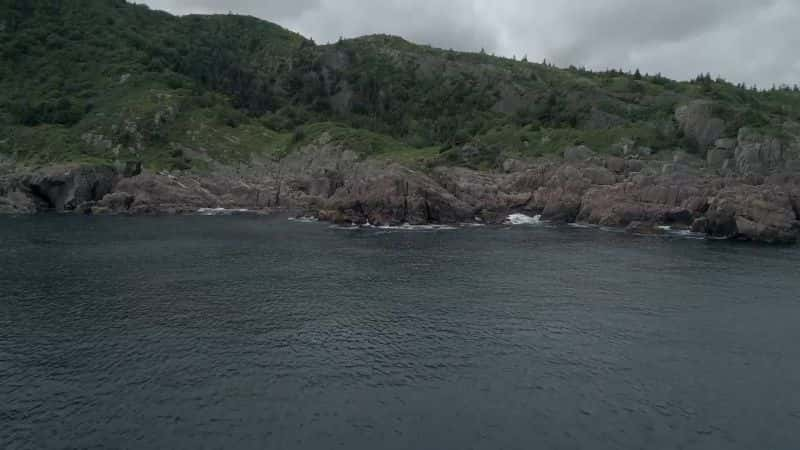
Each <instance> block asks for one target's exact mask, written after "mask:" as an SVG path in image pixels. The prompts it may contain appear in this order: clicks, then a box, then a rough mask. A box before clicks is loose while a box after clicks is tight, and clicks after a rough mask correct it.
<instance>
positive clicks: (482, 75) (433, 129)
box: [0, 0, 800, 171]
mask: <svg viewBox="0 0 800 450" xmlns="http://www.w3.org/2000/svg"><path fill="white" fill-rule="evenodd" d="M0 55H2V56H1V58H2V60H1V61H0V62H1V63H0V154H2V155H5V157H8V158H12V159H13V160H15V161H16V162H17V163H19V164H23V165H30V166H37V165H46V164H50V163H56V162H82V161H97V162H113V161H128V160H141V161H143V162H144V163H145V165H146V166H148V167H150V168H152V169H158V170H160V169H168V170H195V171H206V170H209V169H210V168H213V167H214V166H215V165H218V164H223V165H225V164H234V163H247V162H248V161H250V160H251V159H252V158H279V157H281V156H283V155H285V154H287V153H288V152H291V151H292V150H293V149H294V148H297V147H298V146H300V145H302V144H303V143H304V142H308V141H309V140H311V139H314V138H315V137H316V136H319V135H320V134H322V133H323V132H326V131H327V132H329V134H330V135H331V136H332V137H333V138H334V139H335V140H337V141H339V142H341V143H343V144H345V145H348V146H350V147H352V148H353V149H354V150H356V151H358V152H359V153H361V154H363V155H364V156H365V157H380V158H388V159H397V160H399V161H403V162H406V163H409V164H415V163H419V164H424V163H432V162H437V163H443V164H444V163H452V164H464V165H469V166H476V167H481V168H494V167H497V165H498V164H499V162H500V161H501V158H500V155H502V156H503V157H508V156H516V157H523V158H525V157H531V158H533V157H542V156H545V157H546V156H548V155H551V154H554V153H556V152H558V151H560V150H561V149H563V148H564V147H565V146H569V145H575V144H587V145H589V146H590V147H592V148H593V149H594V150H595V151H598V152H615V151H618V147H619V143H620V142H622V141H625V140H631V141H634V142H636V143H637V144H638V145H642V146H647V147H650V148H652V149H653V151H654V152H656V153H658V152H659V151H669V150H672V149H676V148H680V149H684V150H686V151H688V152H694V153H696V154H698V155H699V156H702V154H703V153H704V152H705V151H706V150H707V149H706V148H703V147H702V146H698V144H697V143H696V142H694V141H693V140H692V139H689V138H688V137H687V136H684V134H683V133H682V132H681V131H680V128H679V127H677V126H676V124H675V120H674V112H675V109H676V107H678V106H680V105H683V104H686V103H688V102H690V101H692V100H695V99H708V100H711V101H713V102H714V103H713V105H714V106H713V107H714V115H715V117H719V118H720V119H722V120H724V123H725V130H724V135H726V136H729V137H735V136H736V133H737V131H738V130H739V128H740V127H742V126H750V127H753V128H756V129H760V130H762V131H763V132H764V133H767V134H772V135H776V136H778V137H781V138H786V139H788V138H790V137H792V136H791V134H792V132H793V131H792V127H791V126H787V124H793V123H795V122H797V121H800V93H798V92H796V90H795V89H789V88H780V89H774V90H770V91H755V90H752V89H747V88H744V87H741V86H734V85H732V84H730V83H728V82H725V81H724V80H712V79H711V78H710V77H699V78H698V79H697V80H695V81H693V82H675V81H671V80H668V79H666V78H663V77H661V76H649V75H640V74H638V72H637V73H635V74H626V73H622V72H619V71H612V72H604V73H591V72H588V71H584V70H579V69H575V68H572V69H559V68H555V67H551V66H546V65H542V64H536V63H530V62H527V61H513V60H510V59H505V58H497V57H493V56H489V55H486V54H482V53H459V52H454V51H448V50H439V49H434V48H430V47H427V46H419V45H415V44H412V43H410V42H407V41H405V40H403V39H401V38H397V37H391V36H382V35H378V36H367V37H362V38H358V39H353V40H344V41H341V42H338V43H335V44H331V45H316V44H315V43H314V42H312V41H310V40H308V39H306V38H304V37H302V36H300V35H298V34H295V33H292V32H290V31H288V30H285V29H283V28H281V27H279V26H277V25H274V24H272V23H269V22H266V21H262V20H258V19H255V18H251V17H243V16H235V15H219V16H186V17H175V16H171V15H169V14H166V13H163V12H157V11H152V10H150V9H148V8H147V7H145V6H141V5H133V4H128V3H126V2H125V1H123V0H58V1H56V0H0ZM709 69H713V68H709ZM467 143H469V144H471V146H472V147H474V148H476V149H477V151H475V152H470V153H468V154H464V152H460V151H459V149H460V148H461V147H462V146H463V145H464V144H467Z"/></svg>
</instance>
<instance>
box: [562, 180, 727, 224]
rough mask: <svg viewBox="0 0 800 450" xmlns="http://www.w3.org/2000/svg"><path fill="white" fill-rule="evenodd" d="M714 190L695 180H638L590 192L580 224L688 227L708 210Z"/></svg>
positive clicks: (579, 218) (582, 205) (701, 181)
mask: <svg viewBox="0 0 800 450" xmlns="http://www.w3.org/2000/svg"><path fill="white" fill-rule="evenodd" d="M710 189H711V188H710V187H709V186H707V185H706V183H705V182H704V181H703V180H701V179H698V178H692V177H639V178H637V179H635V180H633V181H628V182H623V183H617V184H614V185H611V186H600V187H594V188H592V189H589V190H588V191H587V192H586V194H585V195H584V197H583V199H582V201H581V210H580V212H579V213H578V220H579V221H581V222H588V223H594V224H599V225H607V226H626V225H628V224H630V223H631V222H650V223H662V224H669V223H682V224H686V225H688V224H689V223H691V220H692V218H693V217H694V216H697V215H699V214H700V213H701V212H702V211H703V210H704V209H705V207H706V202H705V201H704V199H705V198H706V193H707V192H708V191H709V190H710Z"/></svg>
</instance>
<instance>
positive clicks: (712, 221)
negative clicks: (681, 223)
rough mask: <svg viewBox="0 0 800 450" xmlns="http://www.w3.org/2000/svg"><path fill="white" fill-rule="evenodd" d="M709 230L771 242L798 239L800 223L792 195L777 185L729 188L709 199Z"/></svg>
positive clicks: (741, 237) (707, 228)
mask: <svg viewBox="0 0 800 450" xmlns="http://www.w3.org/2000/svg"><path fill="white" fill-rule="evenodd" d="M706 218H707V220H708V222H707V224H706V230H705V231H706V232H707V233H708V234H710V235H712V236H718V237H724V238H737V239H746V240H754V241H759V242H768V243H791V242H796V241H797V238H798V232H799V231H800V222H798V215H797V211H796V209H795V205H794V204H793V202H792V198H791V196H790V194H789V193H788V192H787V191H786V190H785V189H783V188H781V187H779V186H775V185H761V186H748V185H736V186H730V187H726V188H725V189H722V190H721V191H720V192H718V193H717V195H716V196H714V197H713V198H712V199H711V200H710V202H709V208H708V212H707V214H706Z"/></svg>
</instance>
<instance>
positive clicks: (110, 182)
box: [0, 165, 119, 212]
mask: <svg viewBox="0 0 800 450" xmlns="http://www.w3.org/2000/svg"><path fill="white" fill-rule="evenodd" d="M118 178H119V176H118V173H117V171H116V169H114V168H113V167H110V166H77V165H75V166H55V167H49V168H47V169H44V170H40V171H36V172H33V173H23V174H19V175H15V176H11V177H6V179H5V180H4V181H3V182H2V183H0V184H2V185H3V187H2V188H0V205H2V206H0V210H2V211H4V212H35V211H41V210H54V211H58V212H64V211H74V210H76V209H77V208H78V207H79V206H80V205H81V204H84V203H87V202H93V201H97V200H100V199H101V198H103V196H105V195H106V194H108V193H110V192H111V191H112V190H113V188H114V185H115V184H116V181H117V180H118Z"/></svg>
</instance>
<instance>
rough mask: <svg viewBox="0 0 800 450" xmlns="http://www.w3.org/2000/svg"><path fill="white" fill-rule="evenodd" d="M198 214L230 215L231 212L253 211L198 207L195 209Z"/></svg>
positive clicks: (246, 212) (243, 212)
mask: <svg viewBox="0 0 800 450" xmlns="http://www.w3.org/2000/svg"><path fill="white" fill-rule="evenodd" d="M197 212H198V214H202V215H204V216H230V215H232V214H248V213H254V211H251V210H249V209H226V208H200V209H198V210H197Z"/></svg>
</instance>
